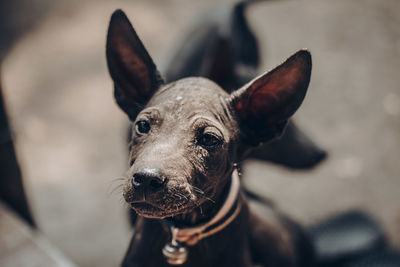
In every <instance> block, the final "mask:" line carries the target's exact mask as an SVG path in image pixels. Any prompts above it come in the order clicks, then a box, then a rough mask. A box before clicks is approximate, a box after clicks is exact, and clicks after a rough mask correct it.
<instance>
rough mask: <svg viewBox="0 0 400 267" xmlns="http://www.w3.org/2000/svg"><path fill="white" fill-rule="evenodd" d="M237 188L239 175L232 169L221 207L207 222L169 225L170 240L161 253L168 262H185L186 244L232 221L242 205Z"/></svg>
mask: <svg viewBox="0 0 400 267" xmlns="http://www.w3.org/2000/svg"><path fill="white" fill-rule="evenodd" d="M239 189H240V181H239V175H238V173H237V171H236V170H234V171H233V173H232V179H231V186H230V189H229V193H228V197H227V198H226V200H225V202H224V205H223V206H222V207H221V209H220V210H219V211H218V212H217V214H216V215H215V216H214V217H213V218H212V219H211V220H210V221H209V222H207V223H204V224H202V225H200V226H196V227H190V228H178V227H175V226H171V228H170V231H171V236H172V238H171V242H170V243H168V244H166V245H165V246H164V248H163V250H162V253H163V254H164V256H165V257H166V259H167V261H168V263H169V264H171V265H180V264H183V263H185V262H186V260H187V257H188V250H187V247H186V246H194V245H196V244H197V243H198V242H199V241H200V240H202V239H204V238H207V237H209V236H212V235H214V234H216V233H218V232H220V231H222V230H223V229H224V228H226V227H227V226H228V225H229V224H230V223H232V221H233V220H234V219H235V218H236V217H237V216H238V214H239V213H240V210H241V207H242V205H241V202H240V201H238V195H239ZM236 203H237V206H236V208H235V210H234V211H233V213H232V214H231V215H230V216H229V217H227V218H226V219H224V218H225V217H226V216H227V214H228V213H229V212H230V211H231V210H232V208H233V206H234V204H236ZM223 219H224V220H223ZM221 220H222V221H221Z"/></svg>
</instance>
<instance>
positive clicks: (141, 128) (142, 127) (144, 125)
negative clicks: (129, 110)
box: [135, 120, 150, 135]
mask: <svg viewBox="0 0 400 267" xmlns="http://www.w3.org/2000/svg"><path fill="white" fill-rule="evenodd" d="M135 130H136V133H137V134H138V135H144V134H147V133H148V132H149V131H150V124H149V123H148V122H147V121H144V120H141V121H138V122H137V123H136V126H135Z"/></svg>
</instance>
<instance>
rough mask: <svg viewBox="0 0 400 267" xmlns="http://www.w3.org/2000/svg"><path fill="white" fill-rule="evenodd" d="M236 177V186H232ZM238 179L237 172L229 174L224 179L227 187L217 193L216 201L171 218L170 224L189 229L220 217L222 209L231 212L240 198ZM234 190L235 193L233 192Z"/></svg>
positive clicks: (206, 202)
mask: <svg viewBox="0 0 400 267" xmlns="http://www.w3.org/2000/svg"><path fill="white" fill-rule="evenodd" d="M234 175H236V176H237V177H235V179H237V181H236V184H235V185H233V184H232V183H233V179H234V178H233V176H234ZM231 177H232V178H231ZM238 179H239V177H238V173H237V171H236V170H234V171H233V172H229V174H228V175H227V177H225V178H224V181H226V182H225V185H224V186H223V187H221V190H220V191H219V192H217V193H216V196H217V197H216V198H215V199H214V201H210V200H207V201H205V202H204V203H203V204H201V205H200V206H198V207H197V208H195V209H194V210H193V211H192V212H190V213H185V214H181V215H177V216H174V217H172V218H170V220H169V222H170V223H171V224H172V225H174V226H175V227H179V228H187V227H193V226H197V225H201V224H205V223H208V222H210V221H211V220H213V218H215V216H217V215H219V214H218V213H220V211H221V209H225V210H226V209H227V210H226V211H225V213H227V212H229V210H230V209H231V208H232V206H233V205H234V202H235V201H236V200H237V198H238V189H236V187H238V186H239V180H238ZM232 187H235V188H232ZM232 190H234V191H235V192H232ZM236 190H237V192H236ZM232 195H234V198H232ZM227 202H229V203H227ZM225 215H226V214H225Z"/></svg>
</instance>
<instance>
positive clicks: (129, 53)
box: [106, 10, 163, 120]
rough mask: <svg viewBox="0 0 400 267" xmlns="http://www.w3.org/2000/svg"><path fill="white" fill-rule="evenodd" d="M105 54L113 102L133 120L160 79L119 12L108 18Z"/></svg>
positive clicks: (133, 32)
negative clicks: (112, 87)
mask: <svg viewBox="0 0 400 267" xmlns="http://www.w3.org/2000/svg"><path fill="white" fill-rule="evenodd" d="M106 54H107V65H108V70H109V72H110V75H111V77H112V79H113V80H114V87H115V91H114V95H115V99H116V101H117V103H118V105H119V106H120V107H121V109H122V110H123V111H125V113H126V114H128V116H129V118H130V119H131V120H134V119H135V118H136V115H137V113H138V112H139V111H140V109H141V108H143V106H144V105H145V104H146V103H147V101H148V100H149V99H150V97H151V96H152V95H153V93H154V92H155V91H156V90H157V89H158V88H159V86H160V85H161V84H162V83H163V79H162V78H161V76H160V74H159V72H158V70H157V67H156V66H155V64H154V63H153V60H152V59H151V57H150V56H149V54H148V53H147V51H146V49H145V48H144V46H143V44H142V42H141V41H140V39H139V37H138V36H137V34H136V32H135V30H134V29H133V27H132V25H131V23H130V22H129V20H128V18H127V17H126V15H125V13H124V12H123V11H122V10H116V11H115V12H114V13H113V14H112V16H111V21H110V25H109V27H108V35H107V50H106Z"/></svg>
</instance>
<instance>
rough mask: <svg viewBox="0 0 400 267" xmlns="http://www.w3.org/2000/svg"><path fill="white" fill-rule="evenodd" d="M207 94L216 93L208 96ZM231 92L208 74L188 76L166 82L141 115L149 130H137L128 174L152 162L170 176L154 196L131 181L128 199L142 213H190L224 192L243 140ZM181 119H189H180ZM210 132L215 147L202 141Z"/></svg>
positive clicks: (155, 216) (138, 117)
mask: <svg viewBox="0 0 400 267" xmlns="http://www.w3.org/2000/svg"><path fill="white" fill-rule="evenodd" d="M204 94H206V95H213V97H212V98H211V99H208V98H204V97H202V96H203V95H204ZM227 97H228V95H227V93H225V92H224V91H223V90H222V89H220V88H219V87H218V86H217V85H216V84H214V83H213V82H211V81H209V80H207V79H203V78H186V79H182V80H179V81H177V82H175V83H171V84H168V85H166V86H164V87H161V89H160V90H159V91H158V92H157V93H156V94H155V95H154V96H153V97H152V99H151V100H150V102H149V103H148V104H147V106H146V108H144V109H143V110H142V111H141V112H140V113H139V114H138V116H137V118H136V120H135V122H136V123H137V122H139V121H148V122H149V124H150V127H151V129H150V132H149V133H148V134H145V135H139V134H137V133H136V131H132V132H133V136H132V141H131V142H132V143H131V146H132V147H134V149H132V150H131V154H130V158H131V160H132V161H134V164H133V165H132V167H131V168H130V170H129V175H128V176H129V177H131V176H132V175H133V174H134V173H135V172H137V170H140V169H142V168H145V167H149V166H151V168H156V169H160V170H163V175H164V176H165V177H167V183H166V186H165V187H164V188H163V190H161V191H157V192H156V193H153V194H152V195H151V197H149V196H146V194H145V192H142V191H140V192H137V190H136V191H135V188H134V187H133V186H132V184H131V183H128V184H127V186H126V188H125V190H124V191H125V199H126V200H127V201H128V202H129V203H132V204H131V205H132V207H133V208H134V209H135V210H136V211H137V213H138V214H139V215H143V216H147V217H154V218H164V217H171V216H175V215H178V214H182V213H189V212H191V211H192V210H193V209H194V208H196V207H198V206H201V205H203V204H204V203H205V202H207V201H208V202H211V203H210V204H213V203H212V201H210V200H209V199H211V200H214V201H215V199H216V196H219V195H221V189H223V188H225V184H226V182H227V181H228V178H229V177H230V173H231V172H232V170H233V165H232V163H233V162H234V160H235V155H236V152H235V151H234V150H235V148H234V144H235V143H237V142H238V131H237V130H236V129H237V125H236V122H235V121H234V120H231V118H230V112H229V110H228V106H227V105H226V98H227ZM205 107H207V108H205ZM182 121H185V122H187V123H177V122H182ZM133 125H135V123H134V124H133ZM133 127H135V126H133ZM208 135H212V137H211V138H216V140H215V141H216V142H217V144H216V145H215V148H212V149H210V150H207V149H206V148H204V147H202V146H201V145H199V143H201V142H202V138H210V137H207V136H208ZM149 144H151V145H149ZM155 155H156V156H155ZM144 202H146V203H147V204H150V205H151V207H150V208H149V206H148V205H144Z"/></svg>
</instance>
